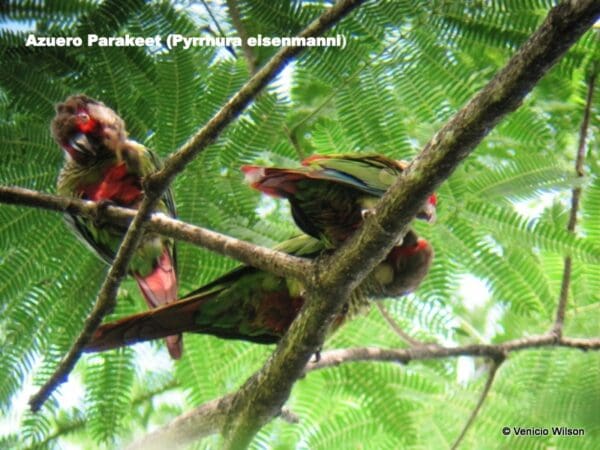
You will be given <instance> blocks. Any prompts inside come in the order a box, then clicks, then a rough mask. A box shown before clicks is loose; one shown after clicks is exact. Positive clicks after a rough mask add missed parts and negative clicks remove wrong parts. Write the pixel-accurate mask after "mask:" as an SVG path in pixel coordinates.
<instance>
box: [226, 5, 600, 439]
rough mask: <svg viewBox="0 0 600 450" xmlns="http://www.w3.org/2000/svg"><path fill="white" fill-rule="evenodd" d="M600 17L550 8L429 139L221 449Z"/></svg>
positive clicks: (266, 416) (242, 432)
mask: <svg viewBox="0 0 600 450" xmlns="http://www.w3.org/2000/svg"><path fill="white" fill-rule="evenodd" d="M599 14H600V2H598V1H594V0H582V1H579V2H565V3H561V4H559V5H558V6H556V7H555V8H553V9H552V10H551V11H550V12H549V14H548V16H547V18H546V20H545V21H544V23H543V24H542V25H541V27H540V28H539V29H538V30H537V31H536V32H535V33H534V34H533V35H532V36H531V37H530V38H529V39H528V41H527V42H526V43H525V44H524V45H523V46H522V47H521V48H520V49H519V51H518V52H517V53H516V54H515V55H514V56H513V57H512V58H511V59H510V61H509V62H508V63H507V64H506V66H505V67H504V68H503V69H502V70H500V71H499V72H498V73H497V75H496V76H495V77H494V78H493V79H492V80H491V81H490V82H489V83H488V84H487V85H486V86H485V87H484V88H483V89H482V90H481V91H480V92H479V93H478V94H477V95H476V96H475V97H474V98H472V99H471V100H470V101H469V103H468V104H467V105H466V106H465V107H463V108H462V109H461V110H460V111H459V112H458V113H457V114H456V115H455V116H454V117H453V118H452V119H451V120H450V121H449V122H448V123H447V124H446V125H445V126H444V127H443V128H442V129H441V130H440V131H439V132H438V133H437V134H436V135H435V136H434V137H433V139H432V140H431V141H429V143H428V144H427V145H426V146H425V148H424V149H423V151H422V152H421V154H420V155H419V156H418V157H417V158H416V159H415V160H414V161H413V162H412V163H411V164H410V166H409V167H408V168H407V169H406V170H405V171H404V172H403V173H402V175H401V176H400V177H399V178H398V180H397V182H396V183H395V184H394V185H393V186H392V187H391V188H390V189H389V190H388V192H387V193H386V194H385V195H384V197H383V198H382V200H381V201H380V202H379V204H378V206H377V208H376V210H375V214H373V215H372V216H370V217H368V218H367V219H366V220H365V223H364V225H363V226H362V227H361V229H360V230H359V231H357V233H356V234H355V235H354V236H353V237H352V238H351V239H350V240H349V242H347V243H346V244H345V245H344V246H342V247H341V248H340V249H339V250H338V251H337V252H336V253H335V254H334V255H333V256H332V257H330V258H327V259H323V260H321V261H319V262H318V263H317V264H316V267H315V270H314V271H313V273H312V276H311V279H312V282H311V283H309V289H308V295H307V297H308V301H307V302H306V305H305V307H304V308H303V310H302V311H301V312H300V314H299V316H298V318H297V319H296V320H295V321H294V322H293V323H292V326H291V327H290V330H289V331H288V333H287V334H286V335H285V336H284V337H283V339H282V340H281V342H280V344H279V345H278V347H277V349H276V350H275V352H274V353H273V355H272V356H271V357H270V358H269V360H268V361H267V362H266V364H265V365H264V367H263V368H262V369H261V370H259V371H258V372H257V373H255V374H254V375H253V376H252V377H251V378H250V379H249V380H248V381H246V383H245V384H244V385H243V386H242V387H241V388H240V389H239V390H238V392H236V393H235V394H234V398H233V401H232V408H231V412H230V416H229V418H228V420H227V422H226V424H225V429H224V432H225V445H224V448H226V449H234V448H245V447H247V446H248V444H249V443H250V441H251V440H252V438H253V436H254V435H255V434H256V432H257V431H258V429H259V428H260V427H261V426H262V425H264V424H265V423H266V422H268V421H269V420H270V419H271V418H272V417H273V416H274V415H275V414H276V412H277V411H279V410H280V409H281V406H282V405H283V403H285V401H286V400H287V398H288V397H289V393H290V391H291V388H292V386H293V384H294V382H295V381H296V379H298V377H299V376H300V375H301V374H302V373H303V371H304V367H305V365H306V363H307V361H308V359H309V358H310V356H311V355H312V354H313V353H314V352H315V351H316V350H317V349H318V348H319V347H320V346H321V345H322V343H323V340H324V337H325V332H326V330H327V327H328V325H329V323H330V321H331V320H332V317H333V315H334V314H335V313H336V311H338V310H339V309H340V308H341V306H342V304H343V303H344V302H345V301H346V299H347V298H348V295H349V294H350V292H351V291H352V289H353V288H354V287H356V286H357V285H358V284H359V283H360V281H361V280H362V279H363V278H364V277H365V276H366V275H367V274H368V273H369V272H370V271H371V270H372V269H373V267H374V266H375V265H376V264H377V263H379V261H381V260H382V259H383V258H384V256H385V255H386V254H387V252H389V250H390V248H391V247H392V245H393V243H394V242H395V240H396V239H397V237H398V235H399V234H401V233H403V232H404V230H405V227H406V226H407V225H408V223H409V222H410V221H411V220H412V219H413V218H414V216H415V214H416V213H417V210H418V208H419V207H420V205H422V204H423V202H425V201H426V199H427V197H428V196H429V195H430V194H431V193H432V192H433V191H434V190H435V189H436V188H437V187H438V186H439V185H440V184H441V183H442V182H443V181H444V180H446V179H447V178H448V177H449V176H450V175H451V174H452V172H453V171H454V170H455V169H456V167H457V166H458V165H459V164H460V162H461V161H462V160H463V159H464V158H466V157H467V156H468V155H469V154H470V153H471V152H472V151H473V149H474V148H475V146H476V145H477V144H478V143H479V142H480V141H481V140H482V139H483V138H484V137H485V135H486V134H487V133H489V131H490V130H491V129H492V128H493V127H494V126H495V125H496V124H497V123H498V122H499V121H500V120H501V119H502V117H504V116H505V115H506V114H507V113H509V112H511V111H514V110H515V109H517V107H518V106H519V105H520V103H521V102H522V100H523V98H524V97H525V95H526V94H527V93H528V92H529V91H530V90H531V89H532V88H533V87H534V85H535V84H536V83H537V82H538V81H539V79H540V78H541V77H542V76H543V75H544V73H545V72H546V71H547V70H548V69H549V68H550V67H551V66H552V65H553V64H554V63H556V61H558V59H559V58H560V57H561V56H562V55H563V54H564V53H565V52H566V51H567V49H568V48H569V47H570V46H571V45H573V43H574V42H575V41H576V40H577V39H578V38H579V37H580V36H581V35H582V34H583V33H584V32H585V31H586V30H587V29H588V28H589V27H591V26H592V24H593V23H594V22H595V20H596V19H597V17H598V15H599Z"/></svg>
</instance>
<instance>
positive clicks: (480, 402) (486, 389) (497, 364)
mask: <svg viewBox="0 0 600 450" xmlns="http://www.w3.org/2000/svg"><path fill="white" fill-rule="evenodd" d="M503 362H504V358H502V359H495V360H493V361H492V366H491V367H490V371H489V373H488V378H487V381H486V382H485V386H484V387H483V391H481V395H480V396H479V400H478V401H477V404H476V405H475V408H474V409H473V411H472V412H471V415H470V416H469V420H467V423H466V424H465V426H464V428H463V429H462V431H461V432H460V435H459V436H458V437H457V438H456V441H454V444H453V445H452V450H456V449H457V448H458V446H459V445H460V443H461V442H462V440H463V438H464V437H465V436H466V434H467V431H469V428H471V425H473V422H475V418H476V417H477V414H479V411H481V407H482V406H483V402H484V401H485V399H486V398H487V396H488V394H489V393H490V389H491V388H492V384H494V379H495V377H496V373H497V372H498V369H499V368H500V366H501V365H502V363H503Z"/></svg>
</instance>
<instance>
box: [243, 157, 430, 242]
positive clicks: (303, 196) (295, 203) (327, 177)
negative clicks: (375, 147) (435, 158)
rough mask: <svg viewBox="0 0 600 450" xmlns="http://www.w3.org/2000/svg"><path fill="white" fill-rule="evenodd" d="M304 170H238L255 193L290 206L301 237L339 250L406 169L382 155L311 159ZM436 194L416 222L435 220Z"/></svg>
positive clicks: (303, 162) (404, 164)
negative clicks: (276, 198)
mask: <svg viewBox="0 0 600 450" xmlns="http://www.w3.org/2000/svg"><path fill="white" fill-rule="evenodd" d="M302 164H303V165H304V167H300V168H294V169H290V168H276V167H261V166H253V165H247V166H243V167H242V171H243V172H244V174H245V177H246V181H247V182H248V183H249V184H250V185H251V186H252V187H253V188H255V189H258V190H259V191H261V192H263V193H265V194H268V195H270V196H272V197H281V198H285V199H287V200H288V201H289V202H290V206H291V210H292V216H293V218H294V221H295V222H296V224H297V225H298V227H300V228H301V229H302V231H304V232H305V233H307V234H309V235H311V236H314V237H316V238H317V239H322V240H324V241H325V242H326V243H327V245H328V246H329V247H334V248H335V247H337V246H338V245H339V244H340V243H341V242H343V241H344V240H346V239H347V238H348V236H350V235H351V234H352V233H353V232H354V231H356V229H357V228H359V227H360V225H361V224H362V222H363V218H364V214H365V213H366V212H368V211H370V210H371V209H373V208H374V206H375V205H376V204H377V202H378V201H379V198H380V197H381V196H382V195H383V194H384V193H385V191H386V190H387V189H388V188H389V187H390V186H391V185H392V183H393V182H394V181H395V180H396V178H397V177H398V175H399V174H400V173H401V172H402V171H403V170H404V169H405V168H406V167H407V166H408V163H407V162H405V161H396V160H394V159H390V158H388V157H385V156H383V155H359V154H340V155H313V156H311V157H309V158H307V159H305V160H304V161H302ZM436 203H437V198H436V196H435V194H433V195H431V196H430V197H429V199H428V200H427V201H426V202H425V204H423V205H422V207H421V209H420V211H419V213H418V214H417V218H420V219H426V220H428V221H433V220H434V219H435V207H436Z"/></svg>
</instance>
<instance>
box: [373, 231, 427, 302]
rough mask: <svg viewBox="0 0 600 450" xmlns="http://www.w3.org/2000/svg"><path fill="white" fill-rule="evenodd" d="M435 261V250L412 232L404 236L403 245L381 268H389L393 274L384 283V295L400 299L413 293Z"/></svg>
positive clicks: (393, 252)
mask: <svg viewBox="0 0 600 450" xmlns="http://www.w3.org/2000/svg"><path fill="white" fill-rule="evenodd" d="M432 259H433V248H432V247H431V245H430V244H429V242H427V241H426V240H425V239H423V238H420V237H418V236H417V235H416V233H415V232H414V231H412V230H409V232H408V233H407V234H406V236H404V239H403V240H402V244H401V245H398V246H396V247H394V248H393V249H392V250H391V251H390V253H389V254H388V256H387V257H386V259H385V260H384V261H383V263H382V264H381V266H382V267H383V266H388V267H389V268H390V269H391V273H390V274H389V275H388V276H387V277H386V278H387V280H385V281H383V280H380V282H382V289H383V292H382V293H383V294H384V295H385V296H388V297H399V296H402V295H406V294H408V293H409V292H413V291H414V290H415V289H416V288H417V287H418V286H419V284H421V281H422V280H423V278H425V275H427V272H429V266H430V265H431V261H432Z"/></svg>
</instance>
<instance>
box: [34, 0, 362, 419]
mask: <svg viewBox="0 0 600 450" xmlns="http://www.w3.org/2000/svg"><path fill="white" fill-rule="evenodd" d="M361 2H362V0H340V1H339V2H338V3H336V4H335V5H334V6H332V7H331V8H329V9H328V10H327V11H325V12H324V13H323V14H322V15H321V16H320V17H318V18H317V19H316V20H314V21H313V22H312V23H311V24H310V25H309V26H308V27H306V28H305V29H304V30H303V31H302V32H301V33H300V34H299V36H300V37H312V36H318V35H320V34H322V33H323V32H324V31H326V30H327V29H328V28H329V27H331V26H332V25H333V24H335V23H336V22H337V21H338V20H341V19H342V18H343V17H344V16H345V15H347V14H348V13H350V12H351V11H352V10H353V9H354V8H355V7H357V6H358V5H359V4H360V3H361ZM301 51H302V47H283V48H282V49H281V50H279V51H278V52H277V53H276V54H275V55H274V56H273V57H272V58H271V59H270V60H269V62H268V63H267V64H265V66H264V67H263V68H262V69H261V70H260V71H258V72H257V73H256V74H255V75H254V76H253V77H252V78H250V80H248V81H247V82H246V84H244V86H242V88H241V89H240V90H239V91H238V92H237V93H236V94H235V95H234V96H233V97H232V98H231V99H230V100H229V101H228V102H227V103H226V104H225V105H224V106H223V107H222V108H221V109H220V110H219V111H218V112H217V113H216V114H215V115H214V116H213V117H212V118H211V119H210V120H209V121H208V123H207V124H206V125H204V126H203V127H202V128H201V129H200V130H199V131H198V132H197V133H196V134H194V135H193V136H192V137H191V138H190V139H189V140H188V141H187V142H186V143H185V144H184V145H183V146H182V147H181V148H180V149H179V150H177V151H176V152H175V153H173V154H172V155H171V156H169V157H168V158H167V159H166V161H165V164H164V167H163V168H162V169H161V170H160V171H159V172H157V173H155V174H153V175H151V176H149V177H147V178H146V179H145V180H144V186H143V187H144V194H145V195H144V199H143V200H142V203H141V204H140V207H139V208H138V210H137V213H136V215H135V217H134V218H133V221H132V222H131V224H130V225H129V229H128V231H127V233H126V234H125V237H124V238H123V241H122V243H121V245H120V247H119V250H118V252H117V255H116V257H115V260H114V262H113V264H112V266H111V267H110V270H109V272H108V274H107V276H106V278H105V280H104V282H103V283H102V286H101V288H100V291H99V293H98V297H97V299H96V305H95V307H94V309H93V310H92V313H91V314H90V316H89V317H88V318H87V319H86V321H85V324H84V328H83V330H82V331H81V333H80V335H79V336H78V337H77V339H76V341H75V343H74V344H73V346H72V347H71V349H70V350H69V352H68V353H67V354H66V355H65V357H64V358H63V359H62V361H61V362H60V364H59V365H58V367H57V368H56V370H55V372H54V373H53V374H52V376H51V377H50V378H49V379H48V380H47V381H46V383H44V385H43V386H42V387H41V388H40V390H39V391H38V392H37V393H36V394H34V395H33V396H32V397H31V399H30V400H29V405H30V408H31V410H32V411H37V410H39V408H40V407H41V406H42V404H43V403H44V402H45V401H46V400H47V399H48V397H49V396H50V395H51V393H52V392H53V391H54V390H55V389H56V388H57V387H58V386H59V385H60V384H62V383H63V382H64V381H65V380H66V379H67V377H68V375H69V373H70V372H71V371H72V370H73V368H74V367H75V364H76V363H77V361H78V360H79V358H80V356H81V352H82V350H83V348H84V347H85V345H86V344H87V343H88V342H89V341H90V338H91V336H92V334H93V333H94V331H95V330H96V328H98V326H99V325H100V323H101V322H102V318H103V317H104V316H105V315H106V314H107V313H108V312H109V311H110V310H111V309H112V308H113V306H114V303H115V299H116V296H117V291H118V288H119V285H120V284H121V281H122V280H123V278H124V277H125V275H126V274H127V266H128V264H129V261H130V260H131V257H132V256H133V253H134V251H135V249H136V248H137V246H138V244H139V242H140V240H141V237H142V235H143V233H144V230H145V228H146V225H145V224H146V222H147V221H148V219H149V217H150V214H151V212H152V210H153V209H154V208H155V207H156V205H157V203H158V201H159V199H160V198H161V196H162V194H163V193H164V192H165V190H166V189H167V188H168V186H169V185H170V184H171V182H172V181H173V179H174V178H175V176H177V175H178V174H179V173H180V172H182V171H183V170H184V169H185V167H186V166H187V164H189V163H190V162H191V161H192V160H193V159H194V158H195V157H196V156H197V155H198V153H200V152H201V151H202V150H203V149H204V148H206V146H207V145H209V144H210V143H211V142H213V141H214V140H215V139H216V138H217V136H218V135H219V133H220V132H221V131H222V130H223V129H224V128H225V127H226V126H227V125H229V123H231V122H232V121H233V120H234V119H235V118H236V117H237V116H238V115H239V114H240V113H241V112H242V111H243V110H244V108H245V107H246V106H247V105H248V104H249V103H250V102H251V101H252V100H253V99H254V97H255V96H256V95H257V94H258V93H259V92H260V91H261V90H262V89H263V88H264V87H265V86H266V85H267V84H268V83H269V82H270V81H271V80H272V79H273V78H274V77H275V76H276V75H277V74H278V73H279V71H280V70H281V69H283V67H285V65H286V64H287V63H288V62H289V60H290V59H291V58H292V57H294V56H296V55H297V54H298V53H300V52H301Z"/></svg>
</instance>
